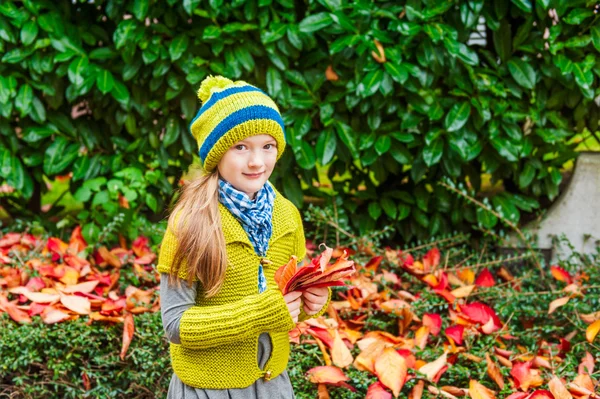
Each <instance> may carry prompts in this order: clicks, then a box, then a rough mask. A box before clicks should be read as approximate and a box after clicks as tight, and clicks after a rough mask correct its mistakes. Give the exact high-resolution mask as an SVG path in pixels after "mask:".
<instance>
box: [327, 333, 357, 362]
mask: <svg viewBox="0 0 600 399" xmlns="http://www.w3.org/2000/svg"><path fill="white" fill-rule="evenodd" d="M331 358H332V360H333V364H334V365H336V366H338V367H341V368H344V367H348V366H349V365H351V364H352V362H353V361H354V358H353V357H352V354H351V353H350V350H349V349H348V347H347V346H346V344H345V343H344V341H342V338H341V337H340V333H339V331H338V330H337V329H336V330H335V338H334V340H333V348H332V349H331Z"/></svg>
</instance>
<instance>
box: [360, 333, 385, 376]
mask: <svg viewBox="0 0 600 399" xmlns="http://www.w3.org/2000/svg"><path fill="white" fill-rule="evenodd" d="M385 346H386V343H385V342H383V341H372V342H371V343H370V344H369V345H368V346H367V347H366V348H364V349H363V350H362V351H361V352H360V353H359V354H358V356H356V359H355V360H354V367H356V368H357V369H358V370H362V371H370V372H371V373H373V374H375V360H376V359H377V357H378V356H379V354H380V353H381V352H383V349H384V348H385Z"/></svg>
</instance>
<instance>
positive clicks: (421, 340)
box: [415, 326, 429, 349]
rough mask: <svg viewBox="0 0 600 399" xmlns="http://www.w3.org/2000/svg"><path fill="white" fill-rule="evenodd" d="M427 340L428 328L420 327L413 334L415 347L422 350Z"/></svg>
mask: <svg viewBox="0 0 600 399" xmlns="http://www.w3.org/2000/svg"><path fill="white" fill-rule="evenodd" d="M428 338H429V327H427V326H421V327H419V329H418V330H417V332H416V333H415V345H416V346H418V347H419V348H420V349H424V348H425V345H427V339H428Z"/></svg>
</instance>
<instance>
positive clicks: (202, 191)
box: [168, 168, 227, 298]
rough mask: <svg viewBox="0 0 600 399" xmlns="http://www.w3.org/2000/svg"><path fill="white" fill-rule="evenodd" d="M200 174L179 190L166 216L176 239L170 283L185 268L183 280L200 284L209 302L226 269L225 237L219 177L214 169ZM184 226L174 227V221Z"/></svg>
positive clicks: (215, 292)
mask: <svg viewBox="0 0 600 399" xmlns="http://www.w3.org/2000/svg"><path fill="white" fill-rule="evenodd" d="M194 172H196V173H198V172H200V175H199V176H198V177H194V178H192V179H191V180H190V181H188V182H186V183H185V184H184V185H183V186H182V187H181V188H180V189H179V198H178V199H177V202H176V203H175V205H174V207H173V210H172V211H171V214H170V215H169V221H168V228H170V229H172V231H173V233H174V234H175V237H176V238H177V243H178V247H177V250H176V252H175V257H174V260H173V263H172V264H171V273H170V276H169V281H170V282H173V281H175V280H177V279H176V277H177V276H178V275H179V271H180V269H181V267H183V264H184V263H185V264H186V266H185V267H186V269H185V270H186V277H187V280H188V282H189V283H192V281H193V278H194V277H197V279H198V280H199V281H200V283H201V284H202V289H203V294H204V296H205V297H207V298H210V297H211V296H214V295H216V294H217V293H218V292H219V290H220V289H221V286H222V285H223V281H224V280H225V271H226V269H227V251H226V248H225V237H224V235H223V229H222V227H221V214H220V213H219V174H218V172H217V169H215V170H214V171H213V172H210V173H207V172H204V171H203V170H202V169H198V168H195V170H194ZM177 220H179V221H183V223H176V221H177Z"/></svg>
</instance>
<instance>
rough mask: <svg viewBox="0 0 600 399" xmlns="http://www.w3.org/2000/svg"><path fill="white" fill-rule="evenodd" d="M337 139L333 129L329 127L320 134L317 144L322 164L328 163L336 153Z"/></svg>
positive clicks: (317, 152)
mask: <svg viewBox="0 0 600 399" xmlns="http://www.w3.org/2000/svg"><path fill="white" fill-rule="evenodd" d="M336 148H337V139H336V137H335V133H334V132H333V130H332V129H327V130H325V132H323V133H321V134H320V135H319V138H318V139H317V145H316V156H317V159H318V161H319V163H320V164H321V165H327V164H328V163H329V162H330V161H331V160H332V159H333V156H334V155H335V150H336Z"/></svg>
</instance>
